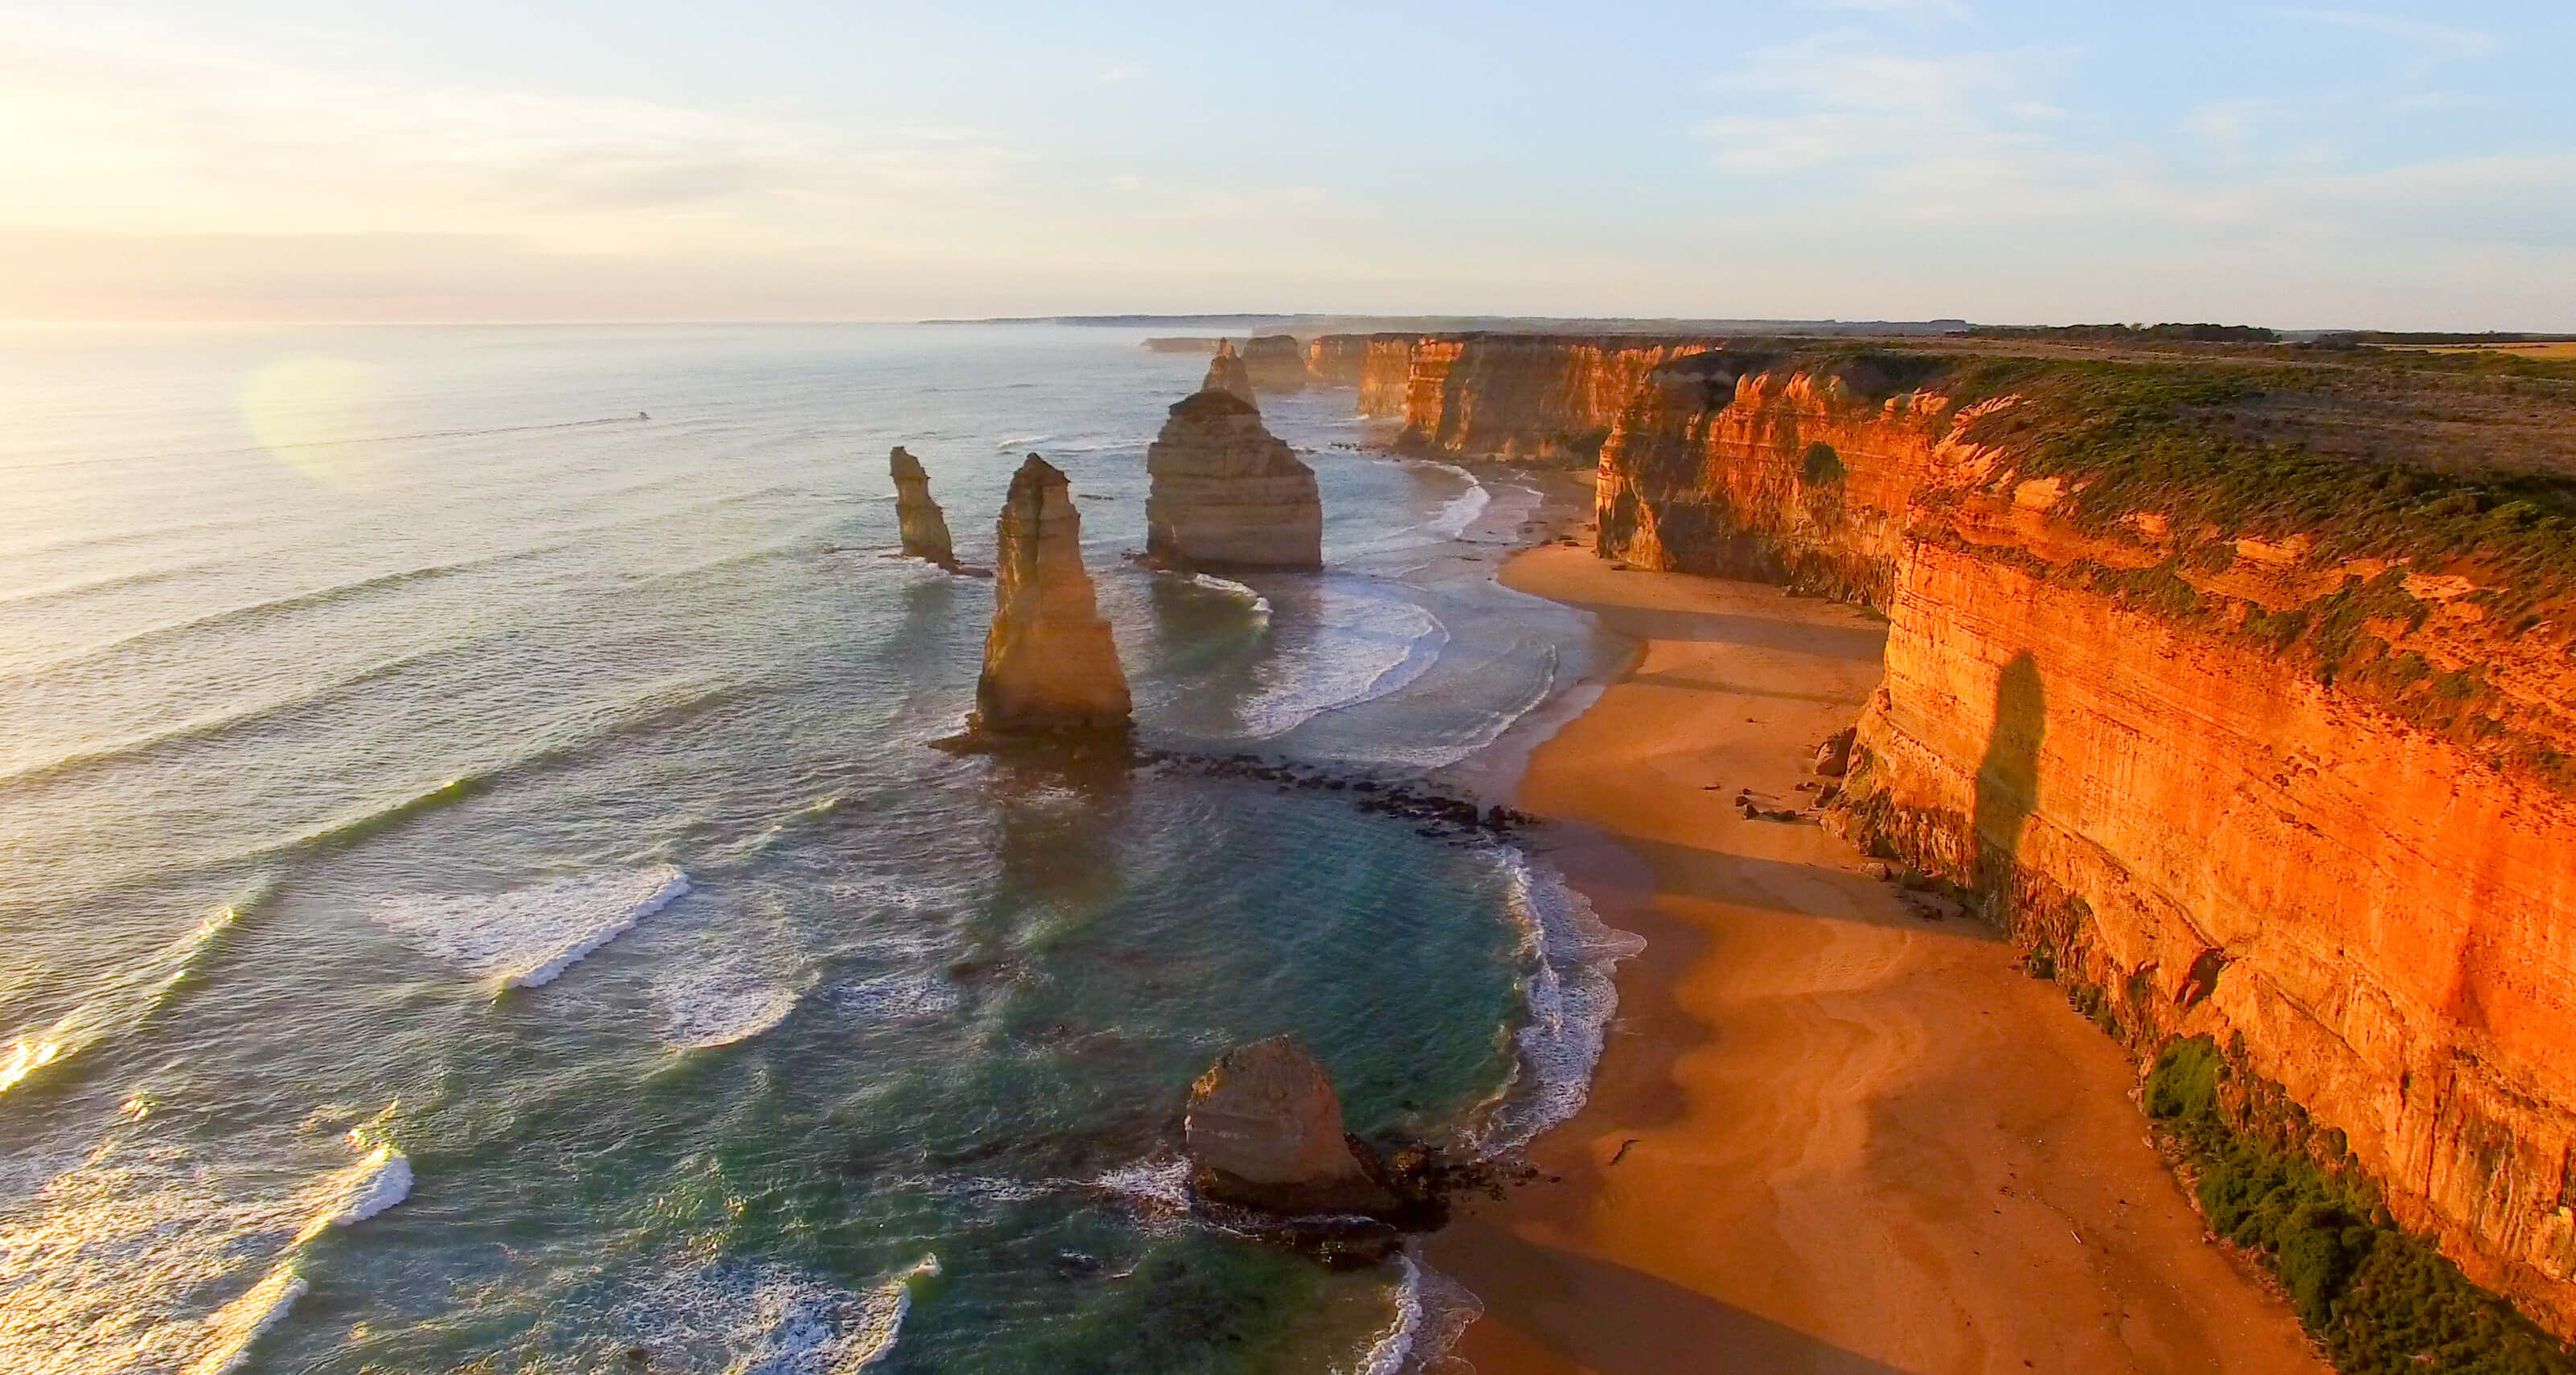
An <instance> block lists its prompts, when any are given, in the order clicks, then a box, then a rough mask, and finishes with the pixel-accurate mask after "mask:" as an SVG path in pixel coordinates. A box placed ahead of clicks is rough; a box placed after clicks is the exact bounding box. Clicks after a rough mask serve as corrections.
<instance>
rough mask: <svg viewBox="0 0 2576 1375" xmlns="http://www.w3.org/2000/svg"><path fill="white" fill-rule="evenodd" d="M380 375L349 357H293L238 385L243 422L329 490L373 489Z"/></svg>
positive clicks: (274, 450)
mask: <svg viewBox="0 0 2576 1375" xmlns="http://www.w3.org/2000/svg"><path fill="white" fill-rule="evenodd" d="M386 381H387V377H386V373H385V370H384V369H382V368H379V367H376V366H374V365H373V364H369V363H360V362H357V361H355V360H352V359H347V358H293V359H288V360H286V361H284V362H278V363H271V364H269V365H268V366H267V367H264V368H261V369H260V370H259V371H257V372H255V373H252V374H251V376H250V380H249V381H248V382H245V383H244V384H243V385H242V391H241V413H242V423H243V424H244V425H246V426H248V427H249V429H250V433H251V437H252V438H253V439H255V440H256V441H258V443H259V446H260V447H261V448H263V449H266V450H268V452H269V453H270V454H271V455H272V456H274V457H275V458H276V459H277V460H278V461H279V462H281V463H284V464H285V465H286V466H288V467H290V468H293V469H294V470H295V471H297V472H299V473H302V474H303V475H304V476H306V477H308V478H311V479H312V480H314V481H315V482H319V483H324V484H326V485H329V486H333V487H341V488H349V489H358V488H364V487H367V486H370V485H372V482H373V479H374V476H375V473H374V463H373V460H372V459H371V458H370V457H369V450H370V448H371V447H372V446H370V445H368V444H367V443H366V442H365V441H366V439H367V437H368V436H369V435H371V434H377V433H381V432H382V428H383V427H382V423H381V422H382V417H383V414H384V409H385V405H384V396H385V391H386V385H385V384H386Z"/></svg>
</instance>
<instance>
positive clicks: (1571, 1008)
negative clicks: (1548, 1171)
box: [1476, 846, 1646, 1155]
mask: <svg viewBox="0 0 2576 1375" xmlns="http://www.w3.org/2000/svg"><path fill="white" fill-rule="evenodd" d="M1495 853H1496V854H1497V855H1499V856H1500V857H1501V858H1502V862H1503V864H1504V866H1505V869H1506V872H1507V874H1508V877H1509V879H1510V883H1511V896H1510V899H1509V905H1510V908H1511V911H1512V914H1513V915H1514V917H1515V918H1517V919H1518V920H1519V922H1520V924H1521V930H1522V932H1523V935H1522V940H1523V942H1524V948H1525V949H1526V950H1527V951H1528V953H1529V955H1530V956H1531V958H1532V963H1533V967H1532V969H1531V972H1530V974H1529V976H1528V977H1527V978H1526V979H1524V980H1523V981H1522V984H1521V997H1522V1001H1523V1002H1524V1003H1525V1004H1526V1006H1527V1010H1528V1014H1529V1020H1528V1021H1527V1022H1525V1023H1523V1024H1522V1026H1521V1029H1520V1031H1519V1033H1518V1036H1517V1037H1516V1039H1517V1041H1518V1043H1519V1047H1520V1063H1519V1064H1517V1065H1516V1066H1514V1067H1513V1070H1512V1081H1511V1083H1510V1084H1508V1085H1506V1086H1505V1088H1504V1092H1503V1096H1502V1097H1501V1099H1500V1100H1499V1101H1498V1102H1497V1103H1496V1104H1495V1106H1494V1108H1493V1110H1492V1111H1491V1112H1490V1113H1488V1114H1487V1116H1486V1119H1485V1122H1484V1125H1483V1126H1482V1127H1481V1128H1480V1129H1479V1130H1478V1132H1477V1133H1476V1145H1477V1148H1478V1150H1480V1151H1481V1152H1482V1153H1484V1154H1487V1155H1494V1154H1499V1153H1501V1152H1504V1151H1509V1150H1514V1149H1517V1148H1519V1147H1521V1146H1524V1145H1526V1144H1528V1143H1529V1142H1530V1140H1531V1139H1533V1138H1535V1137H1536V1136H1537V1135H1538V1134H1539V1133H1541V1132H1543V1131H1546V1130H1547V1129H1548V1128H1550V1127H1553V1126H1556V1125H1557V1124H1558V1123H1561V1122H1564V1121H1566V1120H1567V1119H1569V1118H1571V1117H1573V1116H1574V1115H1575V1114H1576V1113H1578V1112H1580V1111H1582V1110H1583V1104H1584V1103H1585V1101H1586V1100H1588V1099H1589V1098H1590V1097H1591V1095H1592V1070H1593V1067H1594V1066H1595V1065H1597V1064H1599V1063H1600V1061H1601V1044H1602V1036H1603V1033H1604V1031H1605V1029H1606V1028H1607V1027H1608V1026H1609V1023H1610V1018H1611V1015H1612V1014H1613V1013H1615V1012H1617V1011H1618V1010H1619V987H1618V985H1617V984H1616V983H1615V982H1613V981H1612V977H1611V976H1612V974H1613V972H1614V971H1616V969H1617V968H1618V964H1619V961H1621V960H1624V959H1627V958H1629V957H1631V956H1633V955H1635V954H1637V953H1638V952H1639V951H1642V950H1644V949H1645V948H1646V942H1645V938H1644V937H1642V936H1638V935H1636V934H1634V933H1632V932H1627V931H1621V930H1617V929H1615V928H1613V927H1611V926H1609V925H1607V924H1605V923H1604V922H1603V921H1602V920H1601V918H1600V915H1599V914H1598V913H1595V912H1594V911H1593V910H1592V904H1591V903H1590V902H1588V901H1586V900H1585V899H1584V897H1583V895H1582V894H1581V893H1578V892H1576V891H1575V890H1574V888H1573V886H1572V885H1571V884H1569V883H1567V882H1566V881H1565V877H1564V876H1563V875H1561V874H1559V873H1557V872H1556V870H1555V869H1554V868H1553V867H1551V866H1549V865H1546V864H1544V863H1541V862H1540V861H1537V860H1534V859H1532V858H1530V857H1529V856H1528V855H1526V854H1524V853H1522V852H1521V851H1519V850H1517V849H1514V848H1512V847H1509V846H1498V847H1496V849H1495Z"/></svg>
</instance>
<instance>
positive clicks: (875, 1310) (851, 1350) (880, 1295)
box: [839, 1255, 939, 1370]
mask: <svg viewBox="0 0 2576 1375" xmlns="http://www.w3.org/2000/svg"><path fill="white" fill-rule="evenodd" d="M938 1275H939V1257H937V1256H935V1255H926V1256H923V1257H922V1258H921V1259H920V1260H918V1261H916V1262H914V1263H913V1266H912V1268H911V1269H909V1270H906V1271H904V1272H903V1273H901V1274H899V1275H896V1276H895V1277H894V1278H892V1279H890V1280H887V1281H886V1282H885V1283H883V1284H880V1285H878V1286H877V1287H876V1288H874V1289H871V1290H869V1291H868V1295H867V1297H866V1298H864V1299H862V1300H860V1302H859V1318H858V1324H857V1330H856V1331H855V1332H852V1333H851V1334H850V1341H849V1344H848V1347H847V1354H846V1355H845V1356H844V1357H843V1360H842V1362H841V1364H840V1366H839V1369H842V1370H864V1369H866V1368H867V1367H869V1366H872V1365H874V1364H876V1363H877V1362H878V1361H881V1360H883V1359H885V1355H886V1353H887V1352H889V1351H892V1350H894V1344H895V1342H896V1340H897V1339H898V1338H900V1337H902V1336H903V1320H904V1317H905V1316H906V1315H907V1314H909V1313H911V1312H912V1291H913V1287H914V1286H915V1285H917V1284H919V1283H921V1282H922V1281H923V1280H927V1279H936V1278H938Z"/></svg>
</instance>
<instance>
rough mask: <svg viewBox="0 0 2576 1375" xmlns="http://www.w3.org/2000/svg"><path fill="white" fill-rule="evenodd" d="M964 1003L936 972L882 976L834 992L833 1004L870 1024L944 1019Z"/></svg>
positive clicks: (953, 987) (866, 979) (955, 987)
mask: <svg viewBox="0 0 2576 1375" xmlns="http://www.w3.org/2000/svg"><path fill="white" fill-rule="evenodd" d="M963 1002H964V998H963V996H962V995H960V994H959V992H958V989H957V985H956V984H954V983H951V982H950V981H949V980H948V979H947V977H946V976H944V975H942V974H940V973H939V972H938V971H936V970H921V971H916V972H914V973H910V974H879V975H875V976H873V977H870V978H865V979H860V980H858V981H857V982H855V983H852V984H849V985H847V986H845V987H842V988H837V989H834V990H833V991H832V1004H833V1006H835V1007H838V1008H839V1009H841V1011H843V1012H845V1013H848V1014H850V1015H851V1016H854V1017H857V1018H860V1019H862V1020H864V1021H870V1022H897V1021H917V1020H921V1019H925V1018H933V1017H944V1016H947V1015H948V1014H949V1013H952V1012H955V1011H956V1010H957V1009H958V1007H959V1006H960V1005H961V1004H962V1003H963Z"/></svg>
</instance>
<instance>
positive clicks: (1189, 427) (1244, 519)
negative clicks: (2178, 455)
mask: <svg viewBox="0 0 2576 1375" xmlns="http://www.w3.org/2000/svg"><path fill="white" fill-rule="evenodd" d="M1220 361H1222V360H1220ZM1210 371H1211V373H1213V372H1214V369H1210ZM1145 471H1146V472H1147V473H1148V474H1149V475H1151V477H1152V479H1153V486H1152V488H1151V489H1150V491H1149V492H1148V493H1147V495H1146V498H1145V553H1146V556H1147V557H1149V558H1152V559H1154V560H1156V561H1158V562H1161V563H1164V564H1166V565H1169V566H1173V567H1181V568H1190V567H1208V568H1321V567H1323V566H1324V503H1323V498H1322V495H1321V493H1320V492H1319V491H1318V489H1317V488H1316V485H1315V472H1314V470H1313V469H1311V468H1309V467H1307V466H1306V465H1305V464H1304V463H1302V462H1300V461H1298V458H1297V455H1296V453H1295V451H1293V450H1291V449H1290V448H1289V447H1288V445H1287V444H1286V443H1285V442H1284V441H1282V440H1280V439H1278V438H1276V437H1274V436H1273V435H1272V434H1271V433H1270V431H1269V430H1267V429H1265V428H1263V426H1262V424H1261V412H1260V411H1259V410H1257V409H1255V408H1254V407H1253V405H1252V403H1251V402H1249V401H1246V400H1244V399H1243V398H1242V397H1240V396H1238V395H1236V394H1235V393H1234V392H1233V391H1231V390H1228V389H1224V388H1220V387H1214V386H1211V387H1209V388H1206V389H1204V390H1202V391H1199V392H1196V393H1193V394H1191V395H1189V396H1186V397H1183V398H1182V399H1181V400H1180V402H1179V403H1178V404H1176V405H1174V406H1173V407H1172V409H1171V414H1170V418H1169V419H1167V420H1165V421H1164V422H1163V433H1162V435H1161V437H1159V438H1157V439H1156V440H1155V441H1154V443H1153V445H1152V447H1150V448H1148V449H1146V450H1145Z"/></svg>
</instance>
